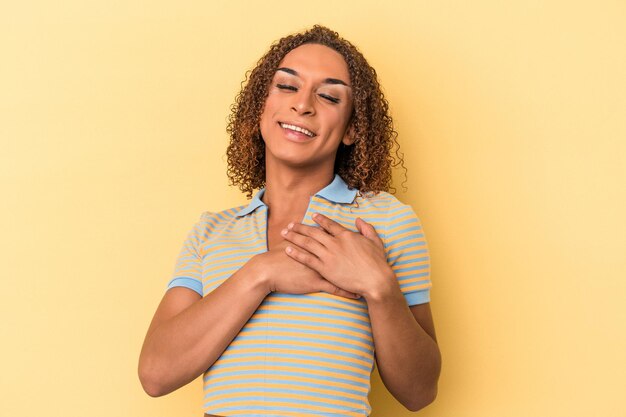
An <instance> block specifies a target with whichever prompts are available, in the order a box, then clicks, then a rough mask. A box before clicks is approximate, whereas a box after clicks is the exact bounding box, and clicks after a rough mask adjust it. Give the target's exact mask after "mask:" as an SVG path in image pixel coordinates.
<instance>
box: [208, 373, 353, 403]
mask: <svg viewBox="0 0 626 417" xmlns="http://www.w3.org/2000/svg"><path fill="white" fill-rule="evenodd" d="M285 383H287V384H289V385H293V386H301V387H303V388H305V389H306V388H309V387H310V388H322V389H328V388H331V389H332V390H333V391H338V392H343V393H346V394H354V395H364V394H363V392H362V391H356V390H353V389H348V388H343V387H339V386H329V385H328V384H316V383H313V382H309V381H306V382H304V381H294V380H289V381H285V380H284V378H282V377H281V378H246V377H239V378H237V379H235V380H232V381H218V382H215V381H211V387H228V386H230V385H235V386H237V385H240V384H285ZM221 392H222V391H220V393H221ZM208 395H209V394H205V396H204V398H206V397H207V396H208Z"/></svg>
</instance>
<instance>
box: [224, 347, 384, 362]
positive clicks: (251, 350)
mask: <svg viewBox="0 0 626 417" xmlns="http://www.w3.org/2000/svg"><path fill="white" fill-rule="evenodd" d="M266 352H269V353H286V354H289V353H298V354H299V352H294V351H293V349H289V348H285V349H281V348H266V347H262V348H239V349H236V350H226V351H225V352H224V353H223V354H222V356H221V357H220V359H219V363H222V361H223V360H226V359H228V358H229V356H231V355H236V354H239V353H259V354H263V353H266ZM302 354H303V355H304V354H306V353H302ZM315 356H317V357H319V358H327V359H335V360H336V359H337V356H335V355H332V354H330V353H325V352H315ZM263 358H265V357H264V356H263ZM234 359H237V360H241V359H240V358H233V360H234ZM341 361H342V362H350V363H354V364H357V365H362V366H366V367H371V366H372V363H371V362H369V361H366V360H363V359H358V358H350V357H346V356H342V357H341Z"/></svg>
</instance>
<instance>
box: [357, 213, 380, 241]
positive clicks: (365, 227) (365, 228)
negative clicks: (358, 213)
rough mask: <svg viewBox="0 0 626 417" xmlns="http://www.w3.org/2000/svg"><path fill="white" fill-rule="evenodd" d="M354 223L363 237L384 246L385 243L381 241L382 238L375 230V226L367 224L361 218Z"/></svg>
mask: <svg viewBox="0 0 626 417" xmlns="http://www.w3.org/2000/svg"><path fill="white" fill-rule="evenodd" d="M354 223H355V225H356V228H357V229H358V230H359V232H360V233H361V234H362V235H363V236H365V237H366V238H368V239H369V240H371V241H373V242H376V243H380V245H381V246H382V245H383V241H382V240H381V239H380V237H378V233H376V229H374V226H372V225H371V224H369V223H367V222H366V221H365V220H363V219H362V218H360V217H357V219H356V221H355V222H354Z"/></svg>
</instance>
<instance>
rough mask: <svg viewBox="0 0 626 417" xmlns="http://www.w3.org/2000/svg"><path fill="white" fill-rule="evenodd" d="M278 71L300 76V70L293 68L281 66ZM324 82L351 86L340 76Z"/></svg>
mask: <svg viewBox="0 0 626 417" xmlns="http://www.w3.org/2000/svg"><path fill="white" fill-rule="evenodd" d="M276 71H283V72H286V73H287V74H291V75H295V76H296V77H299V74H298V71H296V70H294V69H291V68H287V67H280V68H278V69H277V70H276ZM323 83H324V84H339V85H345V86H346V87H350V86H349V85H348V84H347V83H346V82H345V81H342V80H340V79H338V78H326V79H325V80H324V81H323Z"/></svg>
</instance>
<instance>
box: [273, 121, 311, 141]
mask: <svg viewBox="0 0 626 417" xmlns="http://www.w3.org/2000/svg"><path fill="white" fill-rule="evenodd" d="M282 124H286V125H292V126H296V127H299V128H301V129H306V130H308V131H309V132H311V133H313V136H307V135H305V134H304V133H300V132H296V131H295V130H291V129H285V128H284V127H282V126H281V125H282ZM278 126H279V127H280V128H281V129H283V130H285V131H287V132H289V133H295V134H297V135H299V136H303V137H305V138H307V139H313V138H315V137H316V136H317V133H316V132H315V131H314V130H313V129H311V128H310V127H308V126H307V125H305V124H302V123H297V122H289V121H280V122H278Z"/></svg>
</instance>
